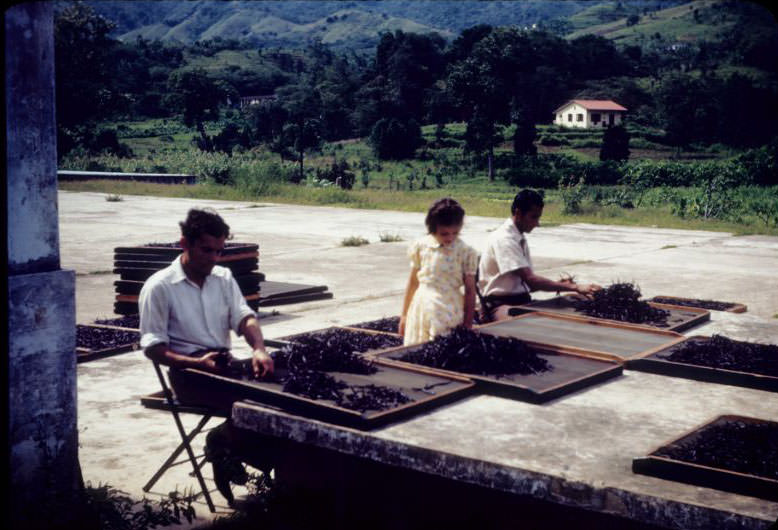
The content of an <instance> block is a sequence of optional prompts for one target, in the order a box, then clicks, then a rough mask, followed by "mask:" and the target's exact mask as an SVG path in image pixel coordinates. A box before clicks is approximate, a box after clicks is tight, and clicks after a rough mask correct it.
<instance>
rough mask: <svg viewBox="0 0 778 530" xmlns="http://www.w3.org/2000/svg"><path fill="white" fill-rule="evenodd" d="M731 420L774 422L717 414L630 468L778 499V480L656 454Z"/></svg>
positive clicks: (668, 478) (636, 461)
mask: <svg viewBox="0 0 778 530" xmlns="http://www.w3.org/2000/svg"><path fill="white" fill-rule="evenodd" d="M732 421H742V422H745V423H760V424H775V422H772V421H768V420H761V419H757V418H748V417H745V416H734V415H724V416H719V417H717V418H716V419H714V420H712V421H709V422H707V423H705V424H703V425H700V426H698V427H695V428H694V429H693V430H691V431H689V432H687V433H686V434H684V435H683V436H681V437H679V438H677V439H675V440H672V441H670V442H667V443H665V444H662V445H661V446H660V447H657V448H656V449H655V450H654V451H652V452H651V453H649V454H648V456H644V457H639V458H635V459H633V460H632V471H633V472H634V473H640V474H641V475H650V476H652V477H658V478H661V479H665V480H673V481H675V482H683V483H686V484H693V485H695V486H702V487H705V488H713V489H718V490H723V491H729V492H731V493H738V494H740V495H749V496H751V497H759V498H761V499H767V500H770V501H778V480H773V479H770V478H766V477H762V476H758V475H750V474H747V473H742V472H738V471H730V470H728V469H723V468H716V467H710V466H704V465H701V464H696V463H693V462H686V461H683V460H675V459H672V458H669V457H666V456H658V455H656V454H655V453H657V452H659V451H660V450H662V449H663V448H665V447H668V446H672V445H677V444H680V443H688V442H693V441H694V440H695V439H696V438H698V437H700V436H701V434H702V433H703V431H705V430H706V429H707V428H709V427H713V426H715V425H721V424H726V423H728V422H732Z"/></svg>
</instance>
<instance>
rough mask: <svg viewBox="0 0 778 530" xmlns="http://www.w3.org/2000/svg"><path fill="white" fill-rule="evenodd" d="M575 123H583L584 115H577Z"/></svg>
mask: <svg viewBox="0 0 778 530" xmlns="http://www.w3.org/2000/svg"><path fill="white" fill-rule="evenodd" d="M575 121H583V114H576V115H575Z"/></svg>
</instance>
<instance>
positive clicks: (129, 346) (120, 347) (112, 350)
mask: <svg viewBox="0 0 778 530" xmlns="http://www.w3.org/2000/svg"><path fill="white" fill-rule="evenodd" d="M79 328H81V329H84V330H87V331H88V330H94V331H98V332H103V333H105V334H106V336H107V337H110V336H111V335H112V333H111V332H115V333H113V334H116V335H119V334H121V335H123V336H131V337H133V338H134V340H130V341H124V342H121V343H118V342H116V343H115V344H114V345H113V346H110V347H106V348H88V347H84V346H76V362H77V363H83V362H86V361H93V360H95V359H102V358H104V357H110V356H111V355H116V354H119V353H126V352H129V351H135V350H137V349H138V348H139V347H140V333H139V332H138V330H137V329H131V328H123V327H119V326H110V325H104V324H89V325H86V324H78V325H76V330H78V329H79Z"/></svg>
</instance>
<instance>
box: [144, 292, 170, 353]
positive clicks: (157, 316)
mask: <svg viewBox="0 0 778 530" xmlns="http://www.w3.org/2000/svg"><path fill="white" fill-rule="evenodd" d="M138 310H139V312H140V347H141V348H142V349H144V350H146V349H148V348H150V347H151V346H154V345H156V344H169V343H170V338H169V337H168V332H167V326H168V314H169V313H168V300H167V292H166V290H165V289H164V287H163V286H161V285H154V284H151V285H149V284H148V283H147V284H146V285H144V286H143V288H142V289H141V291H140V296H139V297H138Z"/></svg>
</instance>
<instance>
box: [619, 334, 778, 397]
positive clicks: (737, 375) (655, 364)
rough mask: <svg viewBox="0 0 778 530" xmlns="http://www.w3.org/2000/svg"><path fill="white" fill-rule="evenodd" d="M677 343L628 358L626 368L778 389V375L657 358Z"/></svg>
mask: <svg viewBox="0 0 778 530" xmlns="http://www.w3.org/2000/svg"><path fill="white" fill-rule="evenodd" d="M706 339H710V337H704V336H702V335H694V336H691V337H685V338H684V340H683V341H681V342H686V341H687V340H706ZM677 345H678V343H675V344H672V345H670V346H667V347H666V348H662V349H661V350H659V351H655V352H652V353H649V354H647V355H646V356H644V357H641V358H637V359H630V360H628V361H627V369H629V370H638V371H641V372H649V373H652V374H660V375H668V376H670V377H682V378H684V379H694V380H695V381H706V382H708V383H720V384H723V385H733V386H742V387H745V388H755V389H757V390H766V391H768V392H778V377H775V376H771V375H763V374H756V373H753V372H740V371H738V370H727V369H725V368H713V367H711V366H703V365H699V364H690V363H682V362H678V361H670V360H668V359H660V358H658V357H657V355H659V354H662V353H669V352H670V350H671V349H672V348H674V347H675V346H677Z"/></svg>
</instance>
